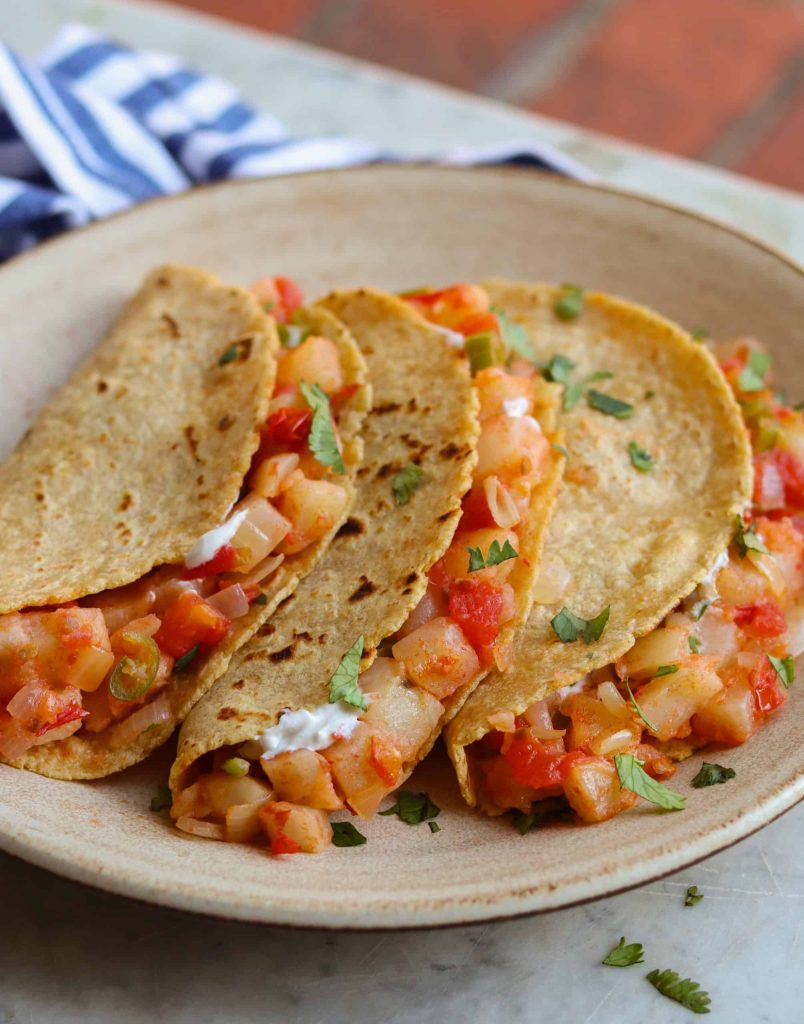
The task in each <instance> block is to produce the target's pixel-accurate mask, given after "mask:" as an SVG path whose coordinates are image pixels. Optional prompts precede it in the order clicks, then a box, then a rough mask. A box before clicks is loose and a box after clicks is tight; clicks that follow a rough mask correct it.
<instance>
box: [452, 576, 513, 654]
mask: <svg viewBox="0 0 804 1024" xmlns="http://www.w3.org/2000/svg"><path fill="white" fill-rule="evenodd" d="M448 608H449V616H450V618H451V619H453V621H455V622H457V623H458V625H459V626H460V627H461V629H462V630H463V632H464V634H465V635H466V639H467V640H468V641H469V643H470V644H471V645H472V646H473V647H474V648H478V647H486V646H488V645H489V644H493V643H494V641H495V640H496V639H497V637H498V636H499V633H500V618H501V615H502V611H503V592H502V589H501V588H500V587H498V586H495V584H493V583H487V582H486V581H485V580H477V581H476V580H460V581H459V582H457V583H456V584H455V585H454V586H453V587H452V589H451V590H450V592H449V602H448Z"/></svg>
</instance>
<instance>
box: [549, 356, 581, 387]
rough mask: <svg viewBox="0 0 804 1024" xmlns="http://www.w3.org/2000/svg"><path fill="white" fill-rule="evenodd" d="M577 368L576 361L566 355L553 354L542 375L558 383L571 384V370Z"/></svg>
mask: <svg viewBox="0 0 804 1024" xmlns="http://www.w3.org/2000/svg"><path fill="white" fill-rule="evenodd" d="M574 369H575V363H573V362H572V360H571V359H567V357H566V356H562V355H557V356H551V357H550V360H549V362H548V363H547V365H546V366H545V367H544V368H543V369H542V376H543V377H544V378H545V380H552V381H554V382H555V383H556V384H569V373H570V370H574Z"/></svg>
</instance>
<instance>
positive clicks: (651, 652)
mask: <svg viewBox="0 0 804 1024" xmlns="http://www.w3.org/2000/svg"><path fill="white" fill-rule="evenodd" d="M691 629H692V625H691V624H690V625H689V626H685V627H682V626H664V627H662V628H659V629H654V630H653V632H652V633H647V634H646V635H645V636H643V637H640V639H639V640H637V642H636V643H635V644H634V646H633V647H632V648H631V650H630V651H628V652H627V654H624V655H623V656H622V658H620V660H619V661H618V662H617V674H618V675H619V676H620V678H621V679H625V677H626V676H628V677H629V678H631V679H647V678H649V677H650V676H652V675H654V673H655V672H656V669H657V668H659V666H660V665H674V664H676V662H679V661H681V660H683V659H684V658H688V657H689V654H690V649H689V644H688V643H687V637H688V636H689V634H690V632H691Z"/></svg>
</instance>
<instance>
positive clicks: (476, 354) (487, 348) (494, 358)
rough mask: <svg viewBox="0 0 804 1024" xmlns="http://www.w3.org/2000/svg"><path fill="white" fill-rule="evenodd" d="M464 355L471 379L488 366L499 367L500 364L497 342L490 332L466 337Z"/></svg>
mask: <svg viewBox="0 0 804 1024" xmlns="http://www.w3.org/2000/svg"><path fill="white" fill-rule="evenodd" d="M466 355H467V357H468V359H469V368H470V369H471V371H472V376H473V377H474V375H475V374H476V373H480V371H481V370H487V369H488V368H489V367H490V366H499V364H500V362H501V360H500V359H499V342H498V341H497V339H496V338H495V337H494V335H493V334H492V333H491V331H483V333H482V334H472V335H471V336H470V337H468V338H467V339H466Z"/></svg>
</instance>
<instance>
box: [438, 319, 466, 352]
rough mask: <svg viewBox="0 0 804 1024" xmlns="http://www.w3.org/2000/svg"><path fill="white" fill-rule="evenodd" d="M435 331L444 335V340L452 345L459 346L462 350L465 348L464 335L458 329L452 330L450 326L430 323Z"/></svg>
mask: <svg viewBox="0 0 804 1024" xmlns="http://www.w3.org/2000/svg"><path fill="white" fill-rule="evenodd" d="M429 326H430V327H432V329H433V330H434V331H438V333H439V334H441V335H443V336H444V341H446V343H447V344H448V345H449V346H450V347H451V348H457V349H458V350H459V351H460V352H463V349H464V337H463V335H462V334H459V333H458V332H457V331H451V330H450V329H449V327H439V326H438V324H430V325H429Z"/></svg>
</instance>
